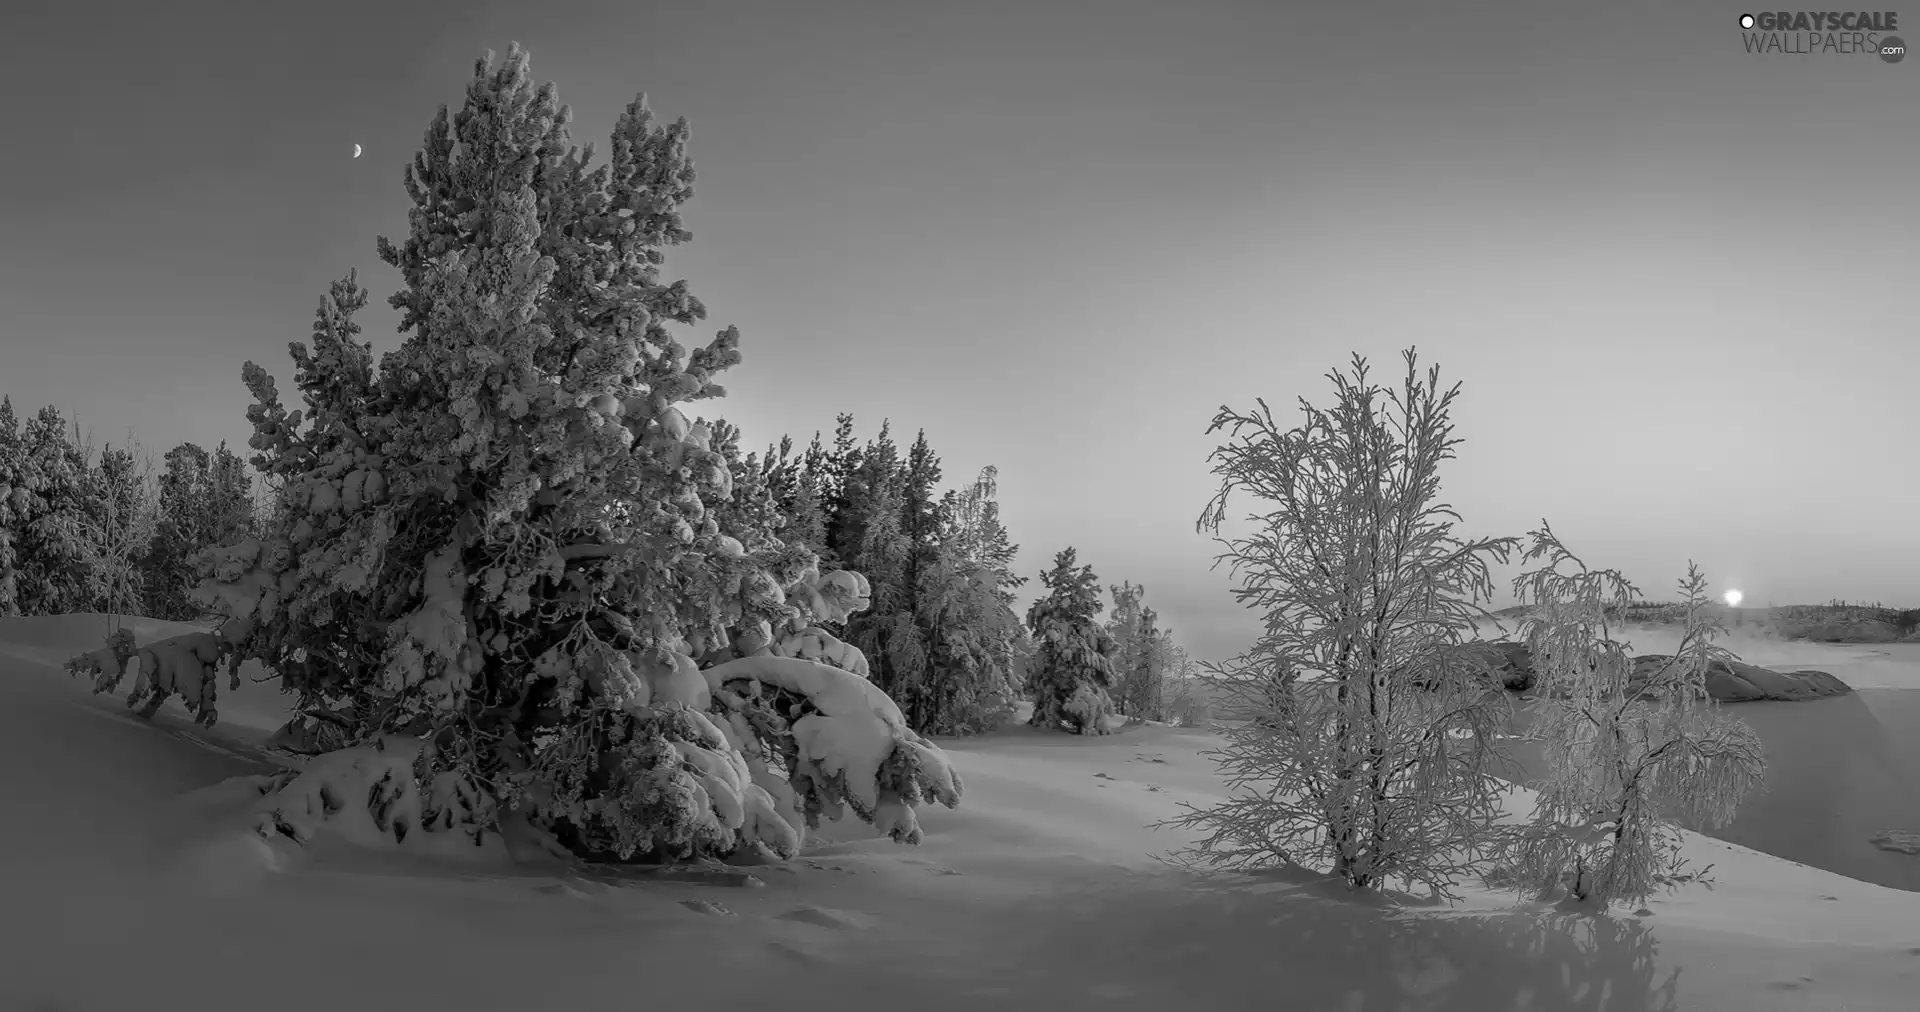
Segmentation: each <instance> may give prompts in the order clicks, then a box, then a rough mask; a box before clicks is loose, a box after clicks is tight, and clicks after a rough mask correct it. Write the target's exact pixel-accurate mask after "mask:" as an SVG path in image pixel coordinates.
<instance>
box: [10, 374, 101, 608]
mask: <svg viewBox="0 0 1920 1012" xmlns="http://www.w3.org/2000/svg"><path fill="white" fill-rule="evenodd" d="M20 442H21V446H20V455H21V458H22V460H23V467H22V470H23V472H24V475H25V477H26V479H27V480H26V483H25V487H27V488H29V489H30V490H31V492H30V494H29V495H28V496H26V497H25V499H26V501H25V502H24V503H23V504H18V506H19V508H18V509H17V510H16V513H17V514H18V517H19V519H18V521H17V522H18V524H19V527H18V531H19V534H18V537H17V539H16V540H15V542H14V556H15V559H16V563H15V565H16V571H17V573H16V594H17V597H18V599H19V608H20V612H21V613H22V614H27V615H61V614H69V613H72V612H79V611H85V610H87V608H88V606H89V605H90V604H91V603H92V602H93V593H92V574H91V572H90V570H89V568H88V566H87V555H86V548H85V546H84V545H83V544H82V542H81V539H80V529H81V518H82V516H83V514H84V510H85V501H84V500H85V482H86V475H87V460H86V458H85V456H84V455H83V454H82V453H81V451H80V448H79V446H78V445H77V444H76V443H75V441H74V439H73V436H72V428H71V426H70V425H69V424H68V423H67V420H66V419H65V418H64V417H62V416H61V414H60V412H59V411H58V410H56V409H55V408H53V407H51V406H48V407H44V408H41V409H40V410H39V411H38V412H36V413H35V414H34V416H33V417H32V418H30V419H28V420H27V421H26V423H25V424H24V425H23V426H22V427H21V433H20Z"/></svg>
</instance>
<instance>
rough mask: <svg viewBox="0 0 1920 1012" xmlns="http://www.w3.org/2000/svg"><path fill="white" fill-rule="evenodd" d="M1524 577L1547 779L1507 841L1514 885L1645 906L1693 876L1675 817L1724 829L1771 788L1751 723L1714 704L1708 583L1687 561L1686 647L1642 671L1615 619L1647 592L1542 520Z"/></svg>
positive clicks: (1521, 584) (1718, 657) (1521, 590)
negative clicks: (1588, 558)
mask: <svg viewBox="0 0 1920 1012" xmlns="http://www.w3.org/2000/svg"><path fill="white" fill-rule="evenodd" d="M1529 537H1530V541H1531V543H1530V545H1529V546H1528V548H1527V552H1526V555H1525V557H1524V559H1525V561H1528V562H1538V563H1539V565H1537V566H1535V567H1534V568H1532V569H1529V570H1527V571H1525V572H1522V573H1521V574H1519V575H1518V576H1516V577H1515V578H1514V582H1513V589H1514V595H1515V597H1516V598H1517V599H1518V600H1519V602H1520V603H1521V604H1523V605H1528V606H1529V610H1528V611H1527V613H1526V615H1525V616H1524V617H1523V618H1522V619H1521V620H1520V633H1521V636H1522V637H1523V638H1524V639H1525V640H1526V642H1527V645H1528V648H1529V650H1530V651H1531V653H1532V656H1533V658H1534V670H1535V672H1536V676H1535V677H1536V682H1535V685H1534V693H1535V702H1534V703H1533V709H1534V710H1535V721H1534V725H1533V734H1534V735H1535V736H1536V737H1538V738H1539V739H1540V740H1541V741H1543V742H1545V743H1546V751H1545V756H1546V759H1547V776H1546V778H1545V781H1544V784H1543V785H1542V787H1541V790H1540V794H1539V798H1538V801H1537V803H1536V805H1535V808H1534V812H1533V818H1532V820H1531V821H1530V822H1528V823H1526V824H1525V825H1522V826H1519V827H1516V828H1515V830H1514V831H1513V832H1512V833H1511V834H1510V835H1509V837H1508V839H1507V848H1506V851H1507V853H1506V858H1507V863H1506V865H1505V870H1506V871H1507V872H1508V873H1509V875H1510V877H1511V881H1512V883H1513V884H1514V885H1516V886H1518V887H1519V888H1521V889H1525V890H1529V891H1532V892H1535V893H1538V894H1542V895H1554V894H1560V895H1564V896H1566V897H1567V898H1569V899H1571V900H1573V901H1574V902H1575V903H1590V904H1595V905H1598V906H1602V907H1604V906H1606V905H1607V904H1610V903H1613V902H1615V901H1632V902H1638V901H1641V900H1644V899H1645V898H1646V897H1647V896H1649V895H1651V894H1652V893H1653V892H1654V890H1656V889H1657V888H1659V886H1660V884H1661V883H1662V882H1663V881H1672V880H1673V879H1674V877H1675V876H1677V875H1678V874H1679V873H1680V872H1681V870H1682V866H1683V862H1682V861H1681V859H1680V857H1679V850H1680V834H1679V831H1678V830H1677V829H1676V828H1675V827H1674V826H1673V825H1672V824H1671V823H1669V822H1667V821H1665V820H1667V819H1676V818H1679V819H1690V820H1694V821H1696V822H1698V823H1704V824H1705V825H1706V826H1707V828H1715V827H1718V826H1722V825H1725V824H1726V823H1727V822H1728V821H1729V820H1731V819H1732V818H1733V815H1734V812H1735V810H1736V809H1737V808H1738V807H1739V805H1740V802H1741V801H1742V800H1743V799H1744V798H1745V797H1746V796H1747V795H1748V794H1749V793H1750V792H1752V791H1753V790H1755V789H1756V788H1758V787H1760V786H1761V784H1762V783H1763V782H1764V780H1765V777H1766V751H1765V748H1764V746H1763V744H1762V743H1761V741H1760V739H1759V736H1758V735H1756V734H1755V733H1754V731H1753V729H1752V728H1750V727H1748V726H1747V724H1746V723H1745V722H1744V721H1741V720H1738V719H1736V718H1734V717H1732V716H1729V715H1728V714H1727V713H1726V711H1725V710H1723V709H1722V708H1721V706H1720V704H1719V703H1718V702H1716V701H1715V700H1714V699H1713V698H1712V697H1710V696H1709V695H1708V694H1707V673H1708V672H1709V671H1710V670H1711V669H1712V668H1713V666H1714V665H1716V664H1724V663H1725V662H1726V661H1727V660H1729V659H1730V657H1731V655H1730V654H1728V652H1727V651H1726V649H1725V648H1724V647H1721V646H1720V645H1718V644H1716V643H1715V642H1714V640H1715V639H1716V638H1717V637H1719V636H1720V635H1722V634H1723V633H1724V632H1725V630H1724V629H1723V628H1722V627H1721V625H1720V621H1719V618H1718V616H1717V614H1716V612H1715V608H1714V604H1713V602H1712V601H1711V600H1710V599H1709V598H1708V596H1707V581H1706V577H1704V576H1702V575H1701V573H1700V570H1699V568H1698V567H1697V566H1694V565H1693V564H1692V563H1689V564H1688V566H1687V575H1686V577H1685V578H1684V579H1682V580H1681V581H1680V584H1679V589H1680V596H1681V601H1682V602H1683V605H1684V607H1685V621H1684V625H1683V627H1682V633H1681V640H1680V646H1679V648H1678V650H1676V651H1675V654H1674V656H1673V657H1671V658H1669V659H1668V660H1667V661H1666V662H1665V663H1662V664H1657V665H1650V666H1649V668H1650V669H1643V670H1640V671H1638V672H1636V668H1637V667H1640V665H1638V664H1636V662H1635V658H1634V657H1633V656H1632V654H1631V653H1630V652H1629V649H1628V648H1629V647H1630V646H1631V644H1629V643H1624V642H1621V641H1619V640H1616V639H1615V638H1614V633H1615V631H1616V630H1614V629H1612V628H1609V624H1608V621H1607V615H1608V614H1609V613H1614V614H1619V613H1622V612H1624V611H1625V610H1626V609H1627V608H1628V606H1630V605H1632V604H1634V603H1635V602H1636V601H1638V600H1639V599H1640V592H1639V590H1638V589H1636V588H1635V587H1634V586H1633V584H1631V583H1629V582H1628V581H1627V579H1626V577H1625V576H1624V575H1623V574H1621V573H1620V572H1619V571H1618V570H1612V569H1601V570H1595V569H1589V568H1587V566H1586V564H1585V563H1583V562H1581V561H1580V559H1579V557H1578V556H1575V555H1574V554H1573V553H1572V552H1570V551H1568V550H1567V549H1566V547H1565V546H1564V545H1563V544H1561V542H1560V539H1559V537H1558V536H1556V535H1555V534H1554V533H1553V528H1552V527H1550V526H1549V525H1548V524H1547V523H1546V522H1545V521H1544V520H1543V521H1541V524H1540V528H1539V529H1538V530H1535V531H1533V532H1532V533H1531V535H1530V536H1529Z"/></svg>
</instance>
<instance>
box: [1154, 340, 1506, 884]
mask: <svg viewBox="0 0 1920 1012" xmlns="http://www.w3.org/2000/svg"><path fill="white" fill-rule="evenodd" d="M1402 357H1403V358H1404V360H1405V363H1406V373H1405V375H1404V379H1403V382H1402V384H1401V385H1400V387H1399V388H1398V389H1397V390H1396V389H1391V388H1385V387H1382V386H1379V385H1375V384H1373V383H1371V382H1370V381H1369V380H1368V370H1367V364H1366V361H1365V360H1364V359H1362V358H1360V357H1359V356H1355V357H1354V359H1353V367H1352V375H1351V376H1348V375H1343V374H1340V373H1331V374H1329V376H1328V379H1330V380H1332V381H1333V384H1334V390H1335V395H1336V401H1335V403H1334V405H1333V407H1332V408H1331V409H1330V410H1323V409H1320V408H1316V407H1314V406H1313V405H1311V404H1309V403H1307V402H1306V401H1305V400H1304V399H1302V400H1301V402H1300V407H1301V411H1302V413H1303V414H1304V415H1305V419H1304V421H1303V422H1302V423H1301V424H1300V425H1299V426H1298V427H1296V428H1294V429H1291V430H1283V429H1281V428H1280V427H1279V426H1278V425H1277V424H1276V423H1275V421H1274V419H1273V415H1272V412H1271V411H1270V410H1269V409H1268V408H1267V405H1266V402H1265V401H1260V402H1258V403H1259V407H1258V409H1257V410H1256V411H1253V412H1238V411H1233V410H1230V409H1228V408H1224V407H1223V408H1222V409H1221V410H1220V413H1219V415H1218V416H1216V417H1215V419H1214V422H1213V425H1212V427H1211V428H1210V429H1209V430H1208V431H1209V432H1215V431H1220V430H1225V431H1226V432H1227V433H1228V434H1229V436H1230V440H1229V442H1227V443H1226V444H1225V445H1222V446H1221V447H1219V448H1218V449H1217V450H1215V451H1214V453H1213V454H1212V460H1213V463H1214V468H1213V472H1214V474H1216V475H1217V476H1219V478H1220V488H1219V490H1218V492H1217V493H1216V494H1215V496H1214V498H1213V500H1212V501H1211V502H1210V503H1209V504H1208V505H1207V508H1206V511H1205V512H1204V513H1203V514H1202V515H1201V519H1200V523H1199V528H1200V529H1201V530H1202V531H1209V532H1212V533H1213V534H1214V535H1215V536H1216V537H1217V538H1218V539H1219V540H1220V542H1221V544H1222V546H1223V548H1224V549H1225V550H1224V551H1223V552H1222V554H1221V556H1220V560H1221V561H1223V562H1227V563H1229V564H1230V565H1231V566H1232V567H1233V571H1234V574H1235V575H1236V576H1237V577H1238V578H1239V581H1240V585H1239V586H1238V587H1237V588H1236V589H1235V591H1234V596H1235V598H1236V599H1237V600H1239V602H1240V603H1241V604H1243V605H1245V606H1247V607H1249V608H1252V609H1255V610H1257V611H1258V612H1259V613H1260V616H1261V618H1262V620H1263V625H1264V631H1263V633H1262V635H1261V636H1260V638H1259V640H1258V641H1256V642H1255V644H1254V645H1253V646H1252V647H1250V648H1249V649H1248V650H1247V651H1246V652H1245V653H1243V654H1242V655H1241V656H1239V657H1237V658H1235V659H1234V660H1233V661H1231V662H1229V663H1228V664H1227V665H1225V666H1222V667H1216V668H1214V669H1213V670H1214V671H1215V673H1216V675H1217V676H1218V677H1217V678H1216V679H1215V684H1216V685H1218V686H1219V687H1220V688H1221V689H1222V690H1223V691H1227V692H1231V693H1232V698H1230V699H1229V700H1228V701H1227V703H1226V704H1225V705H1224V707H1223V708H1224V709H1225V710H1226V712H1225V713H1223V714H1222V716H1223V717H1225V718H1227V719H1231V720H1235V721H1236V725H1235V726H1234V727H1232V728H1231V729H1229V730H1228V732H1227V745H1226V746H1225V747H1224V748H1222V749H1220V750H1219V751H1217V752H1216V753H1215V754H1214V758H1215V760H1216V761H1217V762H1218V764H1219V765H1220V767H1221V769H1222V771H1223V773H1224V774H1225V776H1226V779H1227V782H1228V785H1229V789H1230V795H1229V797H1228V799H1227V800H1226V801H1224V802H1221V803H1220V804H1217V805H1213V806H1209V807H1206V808H1196V807H1192V806H1189V807H1188V809H1187V813H1186V814H1185V815H1183V816H1181V817H1179V818H1177V819H1174V820H1171V822H1170V823H1168V824H1169V825H1173V826H1177V827H1180V828H1184V829H1189V830H1200V831H1202V832H1205V833H1206V834H1207V835H1206V837H1205V838H1204V839H1203V840H1202V841H1201V842H1200V844H1198V845H1197V846H1196V847H1194V848H1190V849H1188V850H1187V851H1185V852H1184V855H1183V856H1184V857H1185V858H1187V859H1189V860H1191V861H1193V862H1195V863H1197V864H1200V865H1206V866H1211V867H1220V868H1227V869H1246V868H1257V867H1262V866H1275V865H1294V866H1299V867H1305V868H1308V869H1312V870H1319V871H1331V872H1332V874H1333V875H1335V876H1336V877H1338V878H1339V879H1341V880H1343V881H1345V882H1346V883H1347V884H1348V885H1349V886H1350V887H1354V888H1376V887H1380V886H1384V885H1388V884H1391V883H1409V884H1416V885H1420V886H1425V887H1427V888H1428V889H1430V890H1433V891H1435V892H1439V893H1441V894H1443V895H1444V894H1447V893H1449V892H1450V891H1451V888H1452V886H1453V884H1454V883H1455V882H1456V881H1457V880H1458V878H1459V877H1460V876H1463V875H1465V874H1467V873H1469V872H1470V871H1472V870H1473V868H1474V866H1475V862H1476V860H1477V848H1478V847H1479V846H1480V845H1481V844H1482V843H1484V842H1486V841H1487V840H1489V839H1490V838H1491V834H1492V831H1493V829H1494V827H1495V824H1496V822H1497V820H1498V818H1499V814H1500V811H1499V807H1498V805H1497V803H1496V802H1497V799H1498V796H1499V793H1500V791H1501V790H1502V786H1501V784H1500V782H1499V781H1497V780H1496V779H1495V778H1494V776H1493V771H1492V767H1491V758H1492V757H1493V756H1494V754H1495V749H1496V740H1495V737H1494V736H1495V734H1496V732H1498V731H1499V730H1500V729H1501V728H1502V727H1503V726H1504V718H1505V711H1506V707H1507V703H1506V699H1505V697H1504V695H1503V694H1499V693H1496V692H1494V691H1492V690H1491V689H1490V688H1489V687H1488V685H1487V682H1486V680H1485V679H1484V678H1482V677H1479V676H1478V675H1477V674H1476V673H1474V672H1472V671H1471V670H1469V669H1468V668H1467V666H1466V665H1467V662H1466V661H1465V660H1464V659H1463V658H1462V657H1461V655H1460V652H1459V651H1458V650H1455V649H1453V647H1454V646H1455V645H1456V644H1457V643H1458V642H1459V641H1460V640H1461V639H1462V637H1463V635H1464V634H1466V633H1468V632H1469V631H1470V630H1471V629H1472V627H1473V626H1472V624H1473V622H1474V621H1475V620H1476V619H1479V618H1482V617H1485V616H1486V614H1487V613H1486V611H1485V609H1484V608H1483V607H1482V603H1483V602H1485V601H1486V600H1488V599H1490V596H1491V593H1492V583H1491V580H1490V577H1489V575H1488V564H1487V563H1488V559H1505V558H1506V557H1507V554H1508V553H1509V551H1510V550H1511V546H1512V544H1513V542H1514V540H1515V539H1512V538H1495V539H1482V540H1475V541H1466V540H1463V539H1461V538H1459V537H1458V536H1456V535H1455V533H1454V524H1455V523H1457V522H1458V519H1459V518H1458V516H1457V515H1456V514H1455V513H1454V512H1453V510H1452V508H1451V507H1449V506H1447V505H1446V504H1445V503H1443V502H1441V501H1439V499H1438V495H1439V492H1440V466H1441V465H1442V464H1443V463H1445V462H1446V461H1447V460H1449V459H1451V458H1452V457H1453V452H1454V448H1455V447H1456V446H1457V445H1458V444H1459V440H1458V439H1457V438H1455V437H1454V435H1453V423H1452V421H1451V418H1450V409H1451V406H1452V403H1453V400H1454V398H1455V397H1456V396H1457V395H1458V393H1459V385H1458V384H1455V385H1454V386H1453V387H1451V388H1448V389H1445V390H1442V389H1441V388H1440V385H1439V381H1440V375H1439V370H1438V369H1437V368H1435V369H1430V370H1429V371H1428V372H1427V374H1426V376H1425V377H1424V378H1423V377H1422V376H1421V374H1420V372H1419V370H1418V369H1417V368H1416V363H1415V357H1414V352H1413V351H1411V350H1409V351H1407V352H1405V353H1404V354H1403V356H1402ZM1239 494H1246V495H1249V496H1251V497H1252V498H1253V499H1254V500H1255V502H1256V503H1257V504H1258V505H1257V506H1256V507H1255V509H1254V510H1253V512H1251V513H1249V514H1248V515H1247V516H1246V517H1245V520H1246V523H1247V524H1248V527H1249V529H1250V532H1249V533H1248V534H1246V535H1245V536H1242V537H1227V536H1223V535H1221V533H1220V532H1221V528H1222V525H1223V524H1224V523H1225V522H1226V521H1227V508H1228V503H1229V501H1230V500H1231V498H1232V497H1234V496H1236V495H1239Z"/></svg>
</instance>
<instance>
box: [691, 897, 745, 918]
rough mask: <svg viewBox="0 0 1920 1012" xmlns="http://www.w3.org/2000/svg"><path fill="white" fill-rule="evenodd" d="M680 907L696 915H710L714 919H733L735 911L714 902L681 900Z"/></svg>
mask: <svg viewBox="0 0 1920 1012" xmlns="http://www.w3.org/2000/svg"><path fill="white" fill-rule="evenodd" d="M680 905H681V906H683V907H686V908H687V909H688V910H691V911H693V912H694V913H696V914H708V915H711V916H713V917H732V916H733V915H734V914H733V911H731V910H728V909H727V908H726V907H725V906H722V905H721V904H718V903H715V902H713V901H712V900H681V901H680Z"/></svg>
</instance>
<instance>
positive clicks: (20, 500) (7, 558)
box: [0, 396, 34, 616]
mask: <svg viewBox="0 0 1920 1012" xmlns="http://www.w3.org/2000/svg"><path fill="white" fill-rule="evenodd" d="M33 500H34V489H33V480H32V479H31V478H29V477H28V474H27V454H26V446H25V444H24V443H22V442H21V437H20V418H19V416H18V415H16V414H14V411H13V399H12V398H11V397H6V396H0V616H13V615H18V614H20V593H19V589H20V571H19V568H18V567H19V556H18V554H17V548H16V546H17V545H18V544H19V542H20V539H21V537H22V536H23V534H24V533H25V527H26V523H27V517H28V516H29V515H30V512H31V507H32V503H33Z"/></svg>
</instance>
